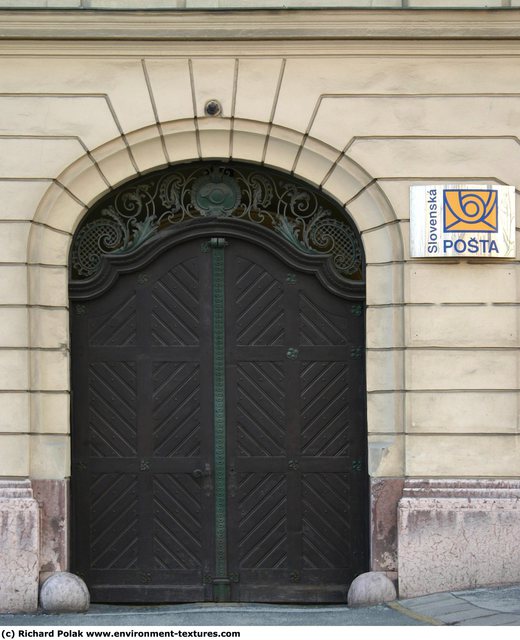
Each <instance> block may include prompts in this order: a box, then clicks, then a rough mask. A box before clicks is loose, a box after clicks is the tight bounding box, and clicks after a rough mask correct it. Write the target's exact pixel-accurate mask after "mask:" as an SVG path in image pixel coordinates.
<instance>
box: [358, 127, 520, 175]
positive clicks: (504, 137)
mask: <svg viewBox="0 0 520 640" xmlns="http://www.w3.org/2000/svg"><path fill="white" fill-rule="evenodd" d="M358 140H480V141H482V140H512V141H513V142H516V143H517V144H519V143H520V140H519V138H518V136H514V135H509V134H504V135H487V136H483V135H469V134H468V135H418V134H409V135H392V134H381V135H375V134H373V135H369V136H353V138H352V143H353V144H354V142H357V141H358ZM351 146H352V145H351ZM376 179H377V180H379V179H380V178H376ZM423 179H424V178H423ZM466 180H468V178H467V177H466Z"/></svg>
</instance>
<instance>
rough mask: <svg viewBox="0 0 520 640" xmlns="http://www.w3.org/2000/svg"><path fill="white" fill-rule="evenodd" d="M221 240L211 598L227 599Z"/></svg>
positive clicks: (216, 289)
mask: <svg viewBox="0 0 520 640" xmlns="http://www.w3.org/2000/svg"><path fill="white" fill-rule="evenodd" d="M226 245H227V242H226V240H225V239H224V238H211V240H210V241H209V246H210V248H211V271H212V274H211V276H212V298H213V318H212V328H213V429H214V439H215V440H214V442H215V453H214V456H215V579H214V581H213V584H214V598H215V600H216V601H217V602H225V601H227V600H229V596H230V588H229V578H228V575H227V531H226V518H227V513H226V377H225V375H226V371H225V338H224V336H225V308H224V306H225V299H224V294H225V289H224V248H225V246H226Z"/></svg>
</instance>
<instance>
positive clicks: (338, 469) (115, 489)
mask: <svg viewBox="0 0 520 640" xmlns="http://www.w3.org/2000/svg"><path fill="white" fill-rule="evenodd" d="M71 265H72V266H71V280H70V299H71V308H72V313H71V344H72V391H73V428H72V439H73V477H72V511H73V522H74V529H73V570H75V571H77V572H78V573H80V574H81V575H82V576H83V577H84V579H85V580H86V582H87V584H88V585H89V588H90V589H91V593H92V598H93V600H94V601H112V602H125V601H126V602H131V601H141V602H186V601H201V600H218V601H226V600H232V601H271V602H338V601H344V599H345V594H346V588H347V585H348V583H349V582H350V581H351V580H352V579H353V578H354V577H355V576H356V575H357V574H359V573H361V572H363V571H364V570H366V568H367V557H366V546H367V527H366V525H367V512H368V497H367V494H368V492H367V472H366V464H365V449H366V428H365V423H366V417H365V381H364V313H363V309H364V304H363V301H364V284H363V279H362V276H363V263H362V253H361V244H360V240H359V237H358V235H357V233H356V231H355V230H354V229H353V227H352V226H351V224H350V222H349V221H348V220H347V219H346V216H345V213H344V211H343V210H341V208H339V207H338V206H337V205H336V204H334V203H333V202H332V201H330V200H328V199H327V198H326V197H325V196H324V195H323V194H321V193H319V192H317V191H314V190H313V189H311V188H310V187H309V186H308V185H305V184H303V183H300V182H299V181H297V180H294V179H293V178H290V177H289V176H287V175H284V174H279V173H277V172H274V171H267V170H265V169H260V168H258V167H254V166H248V165H243V164H235V163H233V164H222V163H198V164H192V165H188V166H183V167H170V168H169V169H167V170H163V171H161V172H157V173H155V174H151V175H149V176H146V177H145V178H139V179H138V180H135V181H133V182H132V183H129V184H127V185H124V186H123V187H121V188H119V189H118V190H116V191H115V192H114V193H112V194H110V195H108V196H106V197H105V198H103V199H102V200H101V201H100V202H99V203H98V204H97V205H96V206H95V207H93V209H92V210H91V212H90V213H89V215H88V216H87V217H86V218H85V220H84V222H83V224H82V225H81V227H80V228H79V229H78V231H77V233H76V236H75V240H74V243H73V247H72V260H71Z"/></svg>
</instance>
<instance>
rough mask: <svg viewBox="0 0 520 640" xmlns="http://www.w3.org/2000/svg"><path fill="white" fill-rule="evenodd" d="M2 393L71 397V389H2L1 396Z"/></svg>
mask: <svg viewBox="0 0 520 640" xmlns="http://www.w3.org/2000/svg"><path fill="white" fill-rule="evenodd" d="M2 393H4V394H5V393H30V394H36V393H44V394H50V395H56V394H59V395H64V394H65V395H70V389H0V395H1V394H2Z"/></svg>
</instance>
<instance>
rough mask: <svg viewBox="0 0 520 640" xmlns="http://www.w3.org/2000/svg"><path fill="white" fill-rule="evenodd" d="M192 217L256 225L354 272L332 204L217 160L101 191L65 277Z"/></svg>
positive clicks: (352, 236)
mask: <svg viewBox="0 0 520 640" xmlns="http://www.w3.org/2000/svg"><path fill="white" fill-rule="evenodd" d="M200 218H208V219H224V218H228V219H233V220H244V221H247V222H249V223H256V224H259V225H262V226H263V227H266V228H268V229H270V230H272V231H273V232H274V233H276V234H278V235H279V236H281V237H283V238H284V239H285V240H286V241H287V242H288V243H290V244H291V245H293V246H294V247H295V248H297V249H298V250H299V251H302V252H304V253H307V254H314V255H323V254H327V255H329V256H330V260H331V263H332V266H333V267H334V270H335V271H336V273H337V274H338V275H339V276H340V277H342V278H346V279H355V280H359V279H361V278H362V264H363V263H362V251H361V245H360V240H359V237H358V235H357V233H356V231H355V230H354V228H353V226H352V224H351V223H350V222H349V221H348V219H347V216H346V215H345V212H344V211H342V210H341V208H340V207H338V205H334V204H333V203H332V201H330V200H329V199H328V198H326V197H325V196H324V195H323V194H322V193H321V192H319V191H317V190H313V189H311V188H309V187H307V186H306V185H305V184H304V183H301V182H300V181H298V180H296V179H294V178H292V177H290V176H285V175H283V174H281V173H277V172H274V171H270V170H267V169H264V168H260V167H256V166H249V165H241V164H223V163H219V164H216V163H198V164H196V165H194V164H192V165H188V166H181V167H170V168H169V169H167V170H163V171H161V172H160V173H154V174H151V175H149V176H146V177H145V178H140V179H138V180H134V181H133V182H132V183H129V184H127V185H124V186H123V187H120V188H119V189H117V190H116V191H115V192H112V193H111V194H109V195H108V196H106V197H105V198H103V199H102V200H101V201H100V202H99V204H98V205H96V206H95V207H93V209H91V211H90V213H89V215H88V216H87V217H86V219H85V220H84V222H83V223H82V225H81V227H80V228H79V230H78V232H77V233H76V235H75V238H74V242H73V246H72V264H71V268H72V277H73V279H74V280H81V279H85V278H90V277H92V276H95V274H96V273H97V272H98V270H99V269H100V268H101V265H102V259H103V256H107V255H117V254H119V255H121V254H126V253H130V252H132V251H135V250H136V249H137V248H138V247H140V246H141V245H142V244H143V243H145V242H146V241H147V240H149V239H150V238H151V237H152V236H154V235H156V234H158V233H160V232H162V231H165V230H167V229H172V228H174V227H176V225H183V224H185V223H187V222H189V221H191V220H195V219H200Z"/></svg>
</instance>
